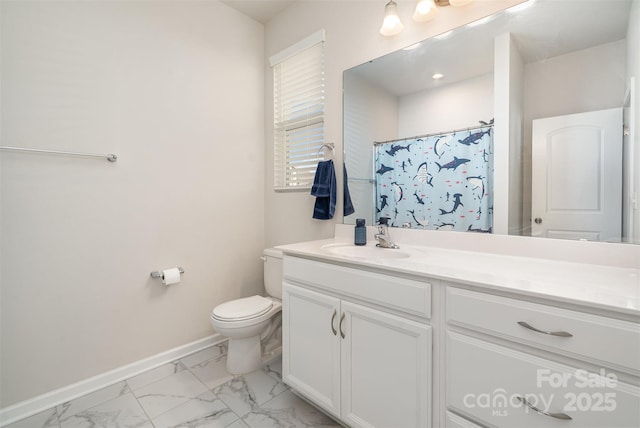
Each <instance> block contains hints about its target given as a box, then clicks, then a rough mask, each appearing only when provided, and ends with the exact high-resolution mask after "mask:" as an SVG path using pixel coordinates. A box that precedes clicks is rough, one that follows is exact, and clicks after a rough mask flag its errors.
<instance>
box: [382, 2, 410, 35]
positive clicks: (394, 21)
mask: <svg viewBox="0 0 640 428" xmlns="http://www.w3.org/2000/svg"><path fill="white" fill-rule="evenodd" d="M403 28H404V25H402V22H401V21H400V17H399V16H398V5H397V3H396V2H395V1H393V0H391V1H389V3H387V5H386V6H385V7H384V20H383V21H382V27H380V34H382V35H383V36H395V35H396V34H398V33H400V32H401V31H402V29H403Z"/></svg>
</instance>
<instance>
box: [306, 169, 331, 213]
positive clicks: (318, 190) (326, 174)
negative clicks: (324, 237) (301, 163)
mask: <svg viewBox="0 0 640 428" xmlns="http://www.w3.org/2000/svg"><path fill="white" fill-rule="evenodd" d="M311 196H315V197H316V203H315V206H314V207H313V218H316V219H318V220H329V219H332V218H333V214H334V213H335V211H336V170H335V167H334V166H333V161H332V160H328V161H321V162H318V167H317V168H316V176H315V178H314V179H313V185H312V186H311Z"/></svg>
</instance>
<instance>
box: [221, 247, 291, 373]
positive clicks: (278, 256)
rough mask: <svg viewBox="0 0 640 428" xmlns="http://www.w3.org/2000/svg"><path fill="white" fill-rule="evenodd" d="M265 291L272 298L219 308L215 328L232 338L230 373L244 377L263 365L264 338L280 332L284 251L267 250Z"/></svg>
mask: <svg viewBox="0 0 640 428" xmlns="http://www.w3.org/2000/svg"><path fill="white" fill-rule="evenodd" d="M263 254H264V257H262V260H263V261H264V288H265V290H266V291H267V294H268V295H269V297H262V296H259V295H255V296H251V297H245V298H242V299H237V300H232V301H230V302H225V303H222V304H220V305H218V306H216V307H215V308H214V309H213V311H212V312H211V325H212V326H213V329H214V330H215V331H217V332H218V333H220V334H222V335H223V336H226V337H228V338H229V350H228V351H227V371H228V372H229V373H231V374H243V373H248V372H252V371H254V370H256V369H257V368H259V367H260V366H261V364H262V347H261V341H262V339H266V338H268V337H270V336H273V334H274V333H276V334H277V333H278V330H280V325H281V317H280V316H278V315H279V314H280V311H281V310H282V252H281V251H279V250H276V249H274V248H268V249H265V250H264V253H263Z"/></svg>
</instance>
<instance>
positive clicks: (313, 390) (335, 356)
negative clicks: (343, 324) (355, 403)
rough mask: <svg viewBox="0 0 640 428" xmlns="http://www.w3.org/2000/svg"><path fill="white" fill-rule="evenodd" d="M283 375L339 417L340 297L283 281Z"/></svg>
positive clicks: (291, 384)
mask: <svg viewBox="0 0 640 428" xmlns="http://www.w3.org/2000/svg"><path fill="white" fill-rule="evenodd" d="M282 302H283V311H282V338H283V347H282V349H283V354H282V372H283V373H282V376H283V380H284V381H285V383H287V384H288V385H290V386H291V387H293V388H294V389H295V390H296V391H297V392H299V393H301V394H302V395H305V396H306V397H307V398H309V399H310V400H312V401H313V402H314V403H315V404H317V405H318V406H320V407H322V408H323V409H324V410H326V411H327V412H329V413H330V414H332V415H334V416H336V417H340V335H339V333H338V329H339V327H340V326H339V324H340V300H339V299H336V298H334V297H329V296H326V295H324V294H320V293H316V292H313V291H310V290H307V289H304V288H301V287H297V286H295V285H291V284H287V283H284V285H283V293H282Z"/></svg>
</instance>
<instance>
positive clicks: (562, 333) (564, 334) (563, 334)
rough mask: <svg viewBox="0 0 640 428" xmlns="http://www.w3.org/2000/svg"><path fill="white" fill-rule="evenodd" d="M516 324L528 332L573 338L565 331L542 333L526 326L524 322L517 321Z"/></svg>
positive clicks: (542, 331)
mask: <svg viewBox="0 0 640 428" xmlns="http://www.w3.org/2000/svg"><path fill="white" fill-rule="evenodd" d="M518 324H520V325H521V326H522V327H524V328H528V329H529V330H532V331H535V332H536V333H542V334H548V335H549V336H560V337H573V334H571V333H568V332H566V331H544V330H538V329H537V328H535V327H533V326H531V325H529V324H527V323H526V322H524V321H518Z"/></svg>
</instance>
